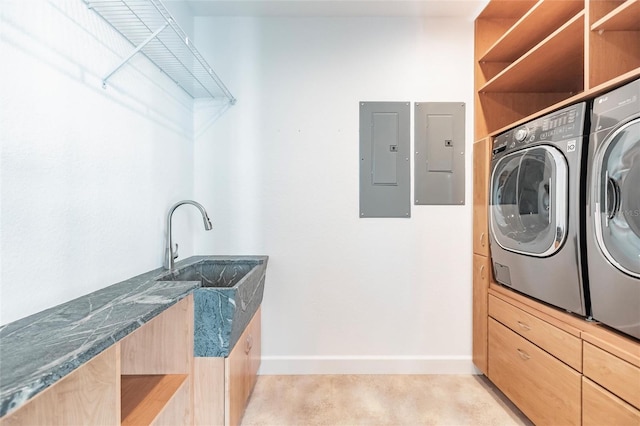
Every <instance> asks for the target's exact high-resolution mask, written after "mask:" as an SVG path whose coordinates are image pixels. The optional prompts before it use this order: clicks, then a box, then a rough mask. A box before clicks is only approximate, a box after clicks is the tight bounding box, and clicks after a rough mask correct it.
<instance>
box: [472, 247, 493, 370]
mask: <svg viewBox="0 0 640 426" xmlns="http://www.w3.org/2000/svg"><path fill="white" fill-rule="evenodd" d="M490 271H491V261H490V259H489V258H488V257H485V256H480V255H477V254H474V255H473V353H472V357H473V363H474V365H475V366H476V367H477V368H478V370H480V371H481V372H482V373H483V374H485V375H486V374H487V371H488V368H487V344H488V337H487V321H488V319H489V318H488V316H487V291H488V289H489V276H490V274H491V272H490Z"/></svg>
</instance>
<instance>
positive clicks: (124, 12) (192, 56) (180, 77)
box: [84, 0, 236, 104]
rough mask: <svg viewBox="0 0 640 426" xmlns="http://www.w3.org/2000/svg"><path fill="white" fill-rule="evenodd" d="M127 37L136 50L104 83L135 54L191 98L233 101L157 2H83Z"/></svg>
mask: <svg viewBox="0 0 640 426" xmlns="http://www.w3.org/2000/svg"><path fill="white" fill-rule="evenodd" d="M84 2H85V3H86V4H87V6H88V7H89V8H90V9H92V10H93V11H95V12H96V13H97V14H98V15H100V16H101V17H102V18H103V19H104V20H105V21H106V22H107V23H109V24H110V25H111V26H112V27H113V28H115V30H116V31H118V32H119V33H120V34H122V36H123V37H124V38H126V39H127V40H128V41H129V42H130V43H131V44H132V45H133V46H134V47H135V50H134V51H133V52H132V53H131V54H130V55H129V56H128V57H127V58H126V59H124V60H123V61H122V63H121V64H120V65H118V66H117V67H115V68H114V69H113V70H112V71H111V72H110V73H109V74H107V75H106V76H105V77H104V78H103V80H102V84H103V86H106V83H107V80H109V77H111V76H112V75H113V74H115V73H116V72H117V71H118V70H119V69H120V68H121V67H122V66H123V65H125V64H126V63H127V62H128V61H129V60H130V59H131V58H132V57H133V56H135V55H136V54H137V53H142V54H143V55H145V56H146V57H147V58H148V59H149V60H150V61H151V62H153V63H154V64H155V65H156V66H157V67H158V68H159V69H160V70H161V71H163V72H164V73H165V74H166V75H168V76H169V78H171V79H172V80H173V81H175V83H176V84H177V85H178V86H180V87H181V88H182V89H183V90H184V91H185V92H187V93H188V94H189V95H190V96H191V97H192V98H207V97H213V98H221V97H224V98H227V99H228V101H229V103H231V104H234V103H235V102H236V99H235V98H234V97H233V95H232V94H231V92H229V89H227V87H226V86H225V85H224V83H223V82H222V80H220V78H219V77H218V76H217V75H216V73H215V72H214V71H213V69H212V68H211V67H210V66H209V64H207V61H205V59H204V58H203V57H202V55H201V54H200V52H198V50H197V49H196V48H195V46H193V44H192V42H191V40H190V39H189V37H188V36H187V35H186V34H185V33H184V31H182V29H181V28H180V27H179V26H178V24H177V23H176V22H175V20H174V19H173V17H172V16H171V14H170V13H169V12H168V11H167V9H166V8H165V6H164V5H163V4H162V2H161V1H160V0H84Z"/></svg>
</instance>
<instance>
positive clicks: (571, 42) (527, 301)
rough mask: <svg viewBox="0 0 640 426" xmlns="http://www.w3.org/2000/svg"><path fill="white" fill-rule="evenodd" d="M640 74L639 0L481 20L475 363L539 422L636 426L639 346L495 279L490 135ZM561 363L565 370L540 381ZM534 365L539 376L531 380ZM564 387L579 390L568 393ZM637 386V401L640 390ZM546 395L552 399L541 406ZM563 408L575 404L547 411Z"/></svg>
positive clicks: (490, 8) (517, 10)
mask: <svg viewBox="0 0 640 426" xmlns="http://www.w3.org/2000/svg"><path fill="white" fill-rule="evenodd" d="M639 77H640V0H582V1H577V2H576V1H573V0H572V1H554V0H540V1H537V2H531V1H509V0H491V1H490V2H489V4H488V5H487V7H486V8H485V9H484V10H483V11H482V12H481V13H480V15H479V16H478V18H477V19H476V21H475V68H474V81H475V135H474V136H475V137H474V139H475V140H476V143H475V144H474V213H473V214H474V221H473V224H474V226H473V228H474V229H473V241H474V245H473V322H474V323H473V362H474V364H475V365H476V367H477V368H478V369H479V370H480V371H481V372H482V373H483V374H485V375H487V377H489V379H490V380H492V381H493V382H494V383H495V384H496V385H497V386H498V387H499V388H500V389H501V390H502V391H503V392H505V394H507V396H508V397H509V398H510V399H511V400H512V401H513V402H514V403H515V404H516V405H517V406H518V407H520V408H521V409H522V410H523V411H524V412H525V413H526V414H527V416H529V417H530V418H531V419H532V420H533V421H534V422H535V423H541V424H543V423H544V424H556V423H563V424H582V425H585V426H586V425H591V424H603V421H604V422H605V423H607V424H614V423H616V422H617V421H618V423H616V424H623V423H624V422H623V421H621V420H622V419H624V421H625V422H626V423H624V424H638V422H639V421H640V400H633V401H632V400H630V399H629V396H628V395H629V394H628V393H625V392H626V391H625V389H627V388H629V386H626V385H625V383H626V382H628V380H627V379H625V378H628V377H634V378H635V377H640V346H639V345H638V344H637V342H633V341H631V340H629V339H623V338H620V337H616V334H615V333H612V332H611V331H608V330H605V329H603V328H602V327H599V326H597V325H595V324H592V323H589V322H587V321H584V319H582V318H577V317H574V316H572V315H569V314H567V313H565V312H561V311H559V310H558V309H555V308H552V307H549V306H546V305H544V304H542V303H539V302H537V301H535V300H533V299H531V298H528V297H525V296H521V295H518V294H517V293H514V292H512V291H510V290H506V289H505V288H504V287H502V286H499V285H497V284H496V283H495V282H494V279H493V277H492V273H491V270H492V267H491V253H490V248H489V247H488V246H484V245H483V244H482V242H483V241H485V239H484V234H485V233H486V232H488V228H487V209H488V205H487V204H488V202H487V198H488V191H489V180H488V174H489V173H488V170H489V164H490V161H491V159H490V152H491V144H492V141H493V137H494V136H495V135H497V134H499V133H502V132H503V131H506V130H508V129H510V128H513V127H514V126H516V125H520V124H522V123H523V122H526V121H529V120H531V119H533V118H535V117H538V116H540V115H543V114H548V113H550V112H552V111H554V110H557V109H559V108H562V107H564V106H567V105H570V104H573V103H576V102H581V101H584V100H589V99H592V98H595V97H596V96H599V95H601V94H603V93H605V92H608V91H610V90H612V89H614V88H616V87H618V86H620V85H623V84H625V83H627V82H630V81H632V80H635V79H637V78H639ZM476 191H480V192H481V194H476ZM491 299H493V300H494V302H495V301H496V300H501V301H506V302H507V304H508V306H509V312H510V313H509V315H508V316H509V318H511V316H513V318H516V319H519V320H522V318H526V320H527V321H528V322H530V323H531V324H529V325H528V326H527V327H529V326H531V327H533V325H536V327H538V326H540V330H541V331H540V333H537V334H536V333H533V332H531V333H529V331H528V330H532V328H528V329H527V336H526V337H524V336H522V335H519V331H520V325H519V323H517V322H516V323H511V325H507V324H509V322H508V321H506V322H505V320H504V318H506V317H504V315H502V317H503V318H502V319H500V317H501V312H500V311H499V310H496V303H493V305H492V303H490V301H491ZM507 304H504V303H503V305H504V306H507ZM492 308H493V309H492ZM496 318H498V320H496ZM509 318H507V319H509ZM527 321H526V322H527ZM514 324H515V325H514ZM549 330H552V332H550V331H549ZM551 335H557V336H563V337H562V339H561V340H564V339H565V338H566V340H567V341H569V340H571V341H573V346H572V349H571V353H569V355H570V356H569V357H567V356H566V355H567V354H566V351H567V350H568V349H567V348H568V347H569V346H568V345H567V344H565V343H566V342H564V343H561V344H557V345H552V346H548V345H547V343H548V341H547V340H548V339H549V336H551ZM536 336H537V337H536ZM596 336H597V337H596ZM534 337H536V338H534ZM502 338H504V339H507V340H509V342H511V344H512V346H513V348H511V349H514V348H517V349H521V348H522V347H523V345H525V344H527V345H528V346H529V350H530V352H531V354H537V355H536V360H535V361H532V360H531V359H529V360H528V361H526V362H525V363H522V365H521V367H517V365H520V364H519V363H521V358H520V357H518V356H517V354H516V356H513V357H512V358H508V357H507V356H508V355H509V353H510V352H509V349H510V348H507V346H509V345H508V344H507V343H509V342H505V341H500V339H502ZM504 339H503V340H504ZM527 342H529V343H527ZM587 342H589V343H592V344H593V345H595V346H597V350H596V349H594V351H593V352H594V353H595V354H596V355H597V356H596V355H593V354H592V355H590V357H589V356H587V355H588V354H587V353H586V352H584V350H583V347H584V346H586V345H587ZM540 348H542V349H540ZM511 355H513V354H511ZM538 355H539V357H538ZM509 356H510V355H509ZM537 358H539V359H537ZM569 360H570V361H569ZM611 360H615V361H616V363H617V364H620V363H622V362H624V363H626V364H624V365H625V368H626V369H627V370H628V372H627V373H622V374H621V373H620V372H619V371H614V370H615V369H614V367H612V362H611ZM617 360H620V361H619V362H618V361H617ZM622 360H624V361H622ZM588 362H591V363H593V364H594V365H596V371H598V369H599V368H605V369H609V370H611V372H610V374H609V373H608V376H607V377H606V380H605V379H603V378H602V377H599V376H598V375H597V374H595V373H594V372H593V371H588V369H585V370H584V371H583V365H584V364H585V363H588ZM616 363H613V364H616ZM617 364H616V365H617ZM553 366H555V367H557V372H556V373H554V374H550V375H549V377H548V378H547V379H541V377H543V375H544V374H547V373H548V372H549V371H551V368H552V367H553ZM555 367H554V368H555ZM534 368H538V370H539V371H538V373H536V374H529V373H530V372H531V371H534ZM609 370H608V371H609ZM625 371H626V370H625ZM562 374H565V375H566V377H565V378H564V379H559V378H560V377H562ZM527 380H528V381H529V382H528V383H524V384H523V381H524V382H526V381H527ZM625 380H627V381H625ZM634 380H635V381H633V383H634V384H637V383H638V381H637V380H636V379H634ZM567 383H571V384H572V387H571V389H566V388H564V387H563V386H564V385H566V384H567ZM587 385H588V386H587ZM631 388H632V390H633V392H634V393H632V395H637V392H638V388H637V386H636V387H634V386H631ZM521 389H529V391H527V392H524V393H521V392H520V391H521ZM531 389H538V390H539V392H530V390H531ZM581 389H582V390H581ZM549 395H555V396H554V397H553V398H550V399H549V400H545V399H548V398H547V397H548V396H549ZM558 402H562V403H566V404H567V406H566V407H563V408H559V407H556V409H549V407H551V406H552V405H551V404H555V403H558ZM565 414H566V415H567V416H568V417H566V418H553V417H548V416H549V415H552V416H556V415H565ZM616 416H618V417H616ZM620 416H622V417H620Z"/></svg>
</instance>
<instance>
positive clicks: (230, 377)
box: [224, 308, 261, 426]
mask: <svg viewBox="0 0 640 426" xmlns="http://www.w3.org/2000/svg"><path fill="white" fill-rule="evenodd" d="M260 351H261V313H260V308H258V310H257V311H256V313H255V315H254V316H253V319H252V320H251V322H250V323H249V325H247V328H246V329H245V331H244V333H242V335H241V336H240V338H239V339H238V342H237V343H236V345H235V346H234V348H233V350H232V351H231V353H229V357H227V358H226V359H225V409H224V412H225V425H228V426H236V425H239V424H240V421H241V420H242V415H243V414H244V409H245V407H246V403H247V400H248V399H249V396H250V395H251V392H252V391H253V387H254V386H255V383H256V380H257V373H258V369H259V368H260Z"/></svg>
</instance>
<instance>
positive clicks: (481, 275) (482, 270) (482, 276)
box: [480, 265, 485, 280]
mask: <svg viewBox="0 0 640 426" xmlns="http://www.w3.org/2000/svg"><path fill="white" fill-rule="evenodd" d="M484 269H485V268H484V265H482V266H481V267H480V279H481V280H484V278H485V277H484Z"/></svg>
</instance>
